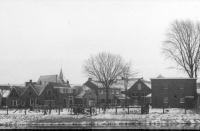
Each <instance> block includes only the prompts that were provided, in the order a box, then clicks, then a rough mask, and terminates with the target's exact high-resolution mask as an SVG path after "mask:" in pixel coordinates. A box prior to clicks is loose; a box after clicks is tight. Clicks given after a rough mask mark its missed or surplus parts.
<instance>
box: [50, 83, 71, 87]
mask: <svg viewBox="0 0 200 131" xmlns="http://www.w3.org/2000/svg"><path fill="white" fill-rule="evenodd" d="M49 84H51V85H52V86H53V87H54V88H71V86H70V85H69V84H68V83H57V82H49Z"/></svg>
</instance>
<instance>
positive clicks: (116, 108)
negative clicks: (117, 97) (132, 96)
mask: <svg viewBox="0 0 200 131" xmlns="http://www.w3.org/2000/svg"><path fill="white" fill-rule="evenodd" d="M115 114H117V106H116V107H115Z"/></svg>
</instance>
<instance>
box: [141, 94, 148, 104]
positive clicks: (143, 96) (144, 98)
mask: <svg viewBox="0 0 200 131" xmlns="http://www.w3.org/2000/svg"><path fill="white" fill-rule="evenodd" d="M146 95H147V93H146V92H143V93H142V95H141V97H142V100H143V101H144V102H145V101H147V100H146Z"/></svg>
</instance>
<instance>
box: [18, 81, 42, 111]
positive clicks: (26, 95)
mask: <svg viewBox="0 0 200 131" xmlns="http://www.w3.org/2000/svg"><path fill="white" fill-rule="evenodd" d="M30 93H31V94H30ZM36 98H37V99H40V97H39V96H38V94H36V92H35V91H34V89H33V88H32V87H31V86H30V85H29V86H28V87H27V89H26V90H25V91H24V92H23V93H22V94H21V96H20V104H21V100H25V105H24V106H25V107H27V108H29V107H31V106H35V105H36V104H35V100H36ZM31 99H33V100H34V104H33V105H31V104H30V100H31Z"/></svg>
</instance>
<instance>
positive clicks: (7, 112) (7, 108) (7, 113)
mask: <svg viewBox="0 0 200 131" xmlns="http://www.w3.org/2000/svg"><path fill="white" fill-rule="evenodd" d="M7 115H8V105H7Z"/></svg>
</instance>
